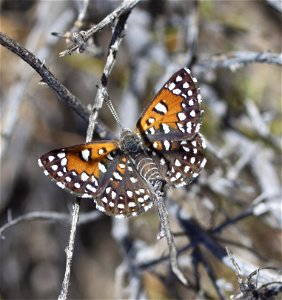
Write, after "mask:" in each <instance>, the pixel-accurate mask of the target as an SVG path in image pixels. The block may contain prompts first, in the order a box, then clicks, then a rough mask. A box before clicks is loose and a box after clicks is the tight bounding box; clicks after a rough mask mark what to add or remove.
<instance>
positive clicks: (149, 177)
mask: <svg viewBox="0 0 282 300" xmlns="http://www.w3.org/2000/svg"><path fill="white" fill-rule="evenodd" d="M131 157H132V159H133V160H134V165H135V168H136V170H137V171H138V173H139V174H140V175H141V176H142V177H143V178H144V179H145V180H146V181H147V182H149V183H151V184H152V185H153V184H154V182H155V181H156V180H162V177H161V175H160V172H159V169H158V167H157V165H156V163H155V162H154V161H153V159H152V158H151V157H150V156H148V155H146V153H145V152H139V153H138V154H136V155H131Z"/></svg>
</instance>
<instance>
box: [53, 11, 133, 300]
mask: <svg viewBox="0 0 282 300" xmlns="http://www.w3.org/2000/svg"><path fill="white" fill-rule="evenodd" d="M129 14H130V11H129V12H126V13H124V14H123V15H121V16H120V17H119V19H118V20H117V23H116V26H115V28H114V31H113V35H112V40H111V42H110V45H109V52H108V56H107V61H106V64H105V67H104V72H103V75H102V78H101V85H100V86H99V88H98V91H97V94H96V98H95V100H94V105H93V109H92V113H91V115H90V118H89V124H88V128H87V134H86V142H91V141H92V137H93V133H94V129H95V125H96V119H97V117H98V112H99V110H100V108H101V107H102V104H103V102H104V97H105V95H106V94H107V90H106V87H107V82H108V76H109V75H110V73H111V70H112V68H113V66H114V63H115V61H116V54H117V51H118V47H119V45H120V43H121V41H122V38H123V33H124V29H125V24H126V21H127V18H128V16H129ZM79 209H80V198H77V199H76V202H75V204H74V206H73V213H72V223H71V231H70V237H69V243H68V246H67V248H66V258H67V261H66V269H65V275H64V280H63V284H62V290H61V293H60V295H59V298H58V299H59V300H65V299H67V294H68V288H69V284H70V269H71V265H72V257H73V250H74V242H75V233H76V227H77V222H78V218H79Z"/></svg>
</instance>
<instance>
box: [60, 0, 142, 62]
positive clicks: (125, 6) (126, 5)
mask: <svg viewBox="0 0 282 300" xmlns="http://www.w3.org/2000/svg"><path fill="white" fill-rule="evenodd" d="M139 1H140V0H124V1H123V2H122V4H121V5H120V6H119V7H118V8H117V9H116V10H114V11H113V12H112V13H111V14H109V15H107V16H106V17H105V18H104V19H103V20H102V21H101V22H100V23H98V24H97V25H95V26H93V27H92V28H90V29H88V30H86V31H80V32H75V33H73V42H74V44H73V45H72V46H70V47H69V48H68V49H67V50H65V51H63V52H61V53H60V56H61V57H62V56H65V55H70V54H71V53H73V52H74V51H76V50H80V49H81V47H83V45H84V44H85V42H87V40H88V39H89V38H90V37H91V36H92V35H93V34H94V33H96V32H98V31H100V30H102V29H103V28H104V27H105V26H107V25H110V24H112V23H113V22H114V21H115V20H116V19H118V18H119V17H120V16H121V15H123V14H124V13H126V12H130V11H131V10H132V9H133V8H134V6H135V5H136V4H137V3H138V2H139Z"/></svg>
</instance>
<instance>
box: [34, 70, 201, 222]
mask: <svg viewBox="0 0 282 300" xmlns="http://www.w3.org/2000/svg"><path fill="white" fill-rule="evenodd" d="M196 82H197V80H196V78H194V77H193V76H192V75H191V72H190V70H188V69H186V68H184V69H181V70H179V71H178V72H177V73H175V74H174V75H173V76H172V77H171V78H170V79H169V80H168V81H167V82H166V83H165V85H164V86H163V87H162V88H161V89H160V91H159V92H158V94H157V95H156V97H155V98H154V99H153V101H152V102H151V103H150V104H149V105H148V107H147V108H146V109H145V110H144V112H143V113H142V115H141V117H140V119H139V121H138V122H137V125H136V128H135V131H134V132H132V131H130V130H128V129H124V130H122V132H121V137H120V139H119V140H101V141H93V142H91V143H87V144H83V145H76V146H71V147H67V148H63V149H58V150H53V151H50V152H48V153H47V154H45V155H43V156H42V157H41V158H40V159H39V160H38V162H39V166H40V167H42V168H43V169H44V174H45V175H47V176H48V177H49V178H50V179H51V180H53V181H54V182H55V183H56V184H57V185H58V186H59V187H60V188H62V189H65V190H67V191H68V192H70V193H72V194H75V195H76V196H78V197H81V198H93V199H94V201H95V203H96V207H97V208H98V209H99V210H101V211H103V212H105V213H106V214H108V215H114V216H116V217H129V216H136V215H138V214H140V213H142V212H144V211H147V210H148V209H149V208H151V207H152V205H153V202H154V186H155V183H156V182H158V183H160V182H161V185H162V186H164V185H168V186H170V187H179V186H183V185H187V184H189V183H190V182H191V181H192V180H193V179H194V178H196V177H197V176H198V175H199V172H200V171H201V170H202V168H203V167H204V165H205V163H206V159H205V157H204V148H205V142H204V140H203V138H202V136H201V135H200V134H199V133H198V132H199V129H200V126H201V115H202V110H201V107H200V104H201V96H200V94H199V89H198V87H197V84H196Z"/></svg>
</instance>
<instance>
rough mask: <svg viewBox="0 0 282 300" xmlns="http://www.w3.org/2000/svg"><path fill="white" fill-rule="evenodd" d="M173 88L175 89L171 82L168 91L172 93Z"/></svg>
mask: <svg viewBox="0 0 282 300" xmlns="http://www.w3.org/2000/svg"><path fill="white" fill-rule="evenodd" d="M174 88H175V83H174V82H172V83H171V84H170V85H169V86H168V89H169V90H170V91H172V90H173V89H174Z"/></svg>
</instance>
